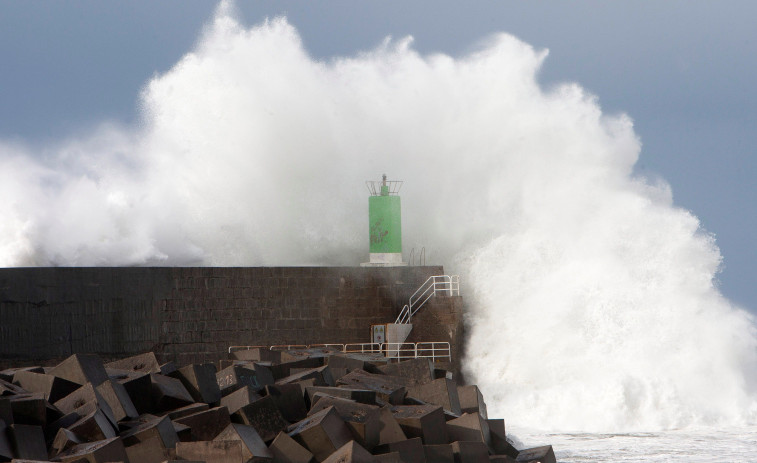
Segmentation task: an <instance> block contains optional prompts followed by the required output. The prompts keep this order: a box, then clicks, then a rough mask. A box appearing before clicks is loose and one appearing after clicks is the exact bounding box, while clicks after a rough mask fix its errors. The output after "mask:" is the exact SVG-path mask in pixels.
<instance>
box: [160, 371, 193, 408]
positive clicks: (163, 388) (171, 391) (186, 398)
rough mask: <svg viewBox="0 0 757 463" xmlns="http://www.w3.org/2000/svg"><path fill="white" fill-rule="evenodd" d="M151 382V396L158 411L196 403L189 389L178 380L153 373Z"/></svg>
mask: <svg viewBox="0 0 757 463" xmlns="http://www.w3.org/2000/svg"><path fill="white" fill-rule="evenodd" d="M150 382H151V389H150V395H151V396H152V403H153V407H154V408H155V410H156V411H169V410H174V409H176V408H180V407H184V406H185V405H189V404H192V403H194V399H192V396H191V395H190V394H189V392H188V391H187V388H185V387H184V385H183V384H181V381H179V380H178V379H176V378H171V377H169V376H165V375H161V374H157V373H153V374H151V375H150Z"/></svg>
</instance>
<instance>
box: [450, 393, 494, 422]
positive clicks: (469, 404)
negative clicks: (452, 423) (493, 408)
mask: <svg viewBox="0 0 757 463" xmlns="http://www.w3.org/2000/svg"><path fill="white" fill-rule="evenodd" d="M457 397H458V400H459V402H460V411H461V412H462V413H473V412H478V414H479V415H481V417H482V418H483V419H487V418H488V416H487V413H486V403H485V402H484V396H483V394H481V390H480V389H479V388H478V386H476V385H475V384H470V385H467V386H457Z"/></svg>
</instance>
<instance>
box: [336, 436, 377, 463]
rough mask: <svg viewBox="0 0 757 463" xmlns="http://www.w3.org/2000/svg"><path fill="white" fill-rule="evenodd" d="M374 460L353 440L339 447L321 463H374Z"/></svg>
mask: <svg viewBox="0 0 757 463" xmlns="http://www.w3.org/2000/svg"><path fill="white" fill-rule="evenodd" d="M374 461H375V458H374V457H373V455H371V453H370V452H369V451H367V450H366V449H364V448H363V447H361V446H360V444H358V443H357V442H355V441H354V440H352V441H349V442H347V443H346V444H344V445H343V446H341V447H339V448H338V449H337V450H336V451H335V452H334V453H332V454H331V455H329V457H328V458H326V459H325V460H323V463H374Z"/></svg>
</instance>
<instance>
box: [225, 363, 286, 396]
mask: <svg viewBox="0 0 757 463" xmlns="http://www.w3.org/2000/svg"><path fill="white" fill-rule="evenodd" d="M266 373H269V374H266ZM215 377H216V384H217V385H218V388H219V390H220V392H221V396H227V395H229V394H231V393H232V392H235V391H237V390H239V389H241V388H243V387H245V386H247V387H250V388H251V389H253V390H254V391H259V390H261V389H263V387H264V386H265V385H266V384H273V382H274V381H273V376H272V375H270V372H268V371H267V370H262V369H261V374H258V371H257V370H253V369H251V368H247V367H244V366H242V365H232V366H230V367H228V368H225V369H223V370H221V371H219V372H218V373H216V375H215Z"/></svg>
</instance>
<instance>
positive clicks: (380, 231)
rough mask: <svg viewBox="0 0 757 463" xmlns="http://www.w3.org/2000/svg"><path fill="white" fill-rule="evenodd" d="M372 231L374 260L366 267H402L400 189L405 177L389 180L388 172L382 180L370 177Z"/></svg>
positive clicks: (368, 184) (370, 221) (369, 215)
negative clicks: (401, 179)
mask: <svg viewBox="0 0 757 463" xmlns="http://www.w3.org/2000/svg"><path fill="white" fill-rule="evenodd" d="M365 185H366V186H367V187H368V191H369V192H370V194H371V195H370V196H369V197H368V226H369V228H368V233H369V237H370V261H369V262H365V263H363V264H361V265H362V266H363V267H398V266H405V265H407V262H402V208H401V206H400V197H399V192H400V188H402V182H401V181H396V180H394V181H387V180H386V174H384V175H383V177H382V179H381V181H380V182H374V181H370V180H369V181H367V182H365Z"/></svg>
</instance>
